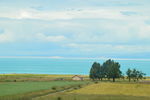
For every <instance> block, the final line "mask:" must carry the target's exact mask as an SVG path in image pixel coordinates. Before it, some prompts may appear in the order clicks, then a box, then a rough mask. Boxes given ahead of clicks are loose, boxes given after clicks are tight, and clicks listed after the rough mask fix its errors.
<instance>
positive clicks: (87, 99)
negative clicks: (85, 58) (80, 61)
mask: <svg viewBox="0 0 150 100" xmlns="http://www.w3.org/2000/svg"><path fill="white" fill-rule="evenodd" d="M149 94H150V84H141V83H111V82H102V83H101V82H99V83H96V84H90V85H88V86H85V87H83V88H81V89H77V90H73V91H68V92H65V93H59V94H54V95H47V96H42V97H41V98H37V99H34V100H150V95H149Z"/></svg>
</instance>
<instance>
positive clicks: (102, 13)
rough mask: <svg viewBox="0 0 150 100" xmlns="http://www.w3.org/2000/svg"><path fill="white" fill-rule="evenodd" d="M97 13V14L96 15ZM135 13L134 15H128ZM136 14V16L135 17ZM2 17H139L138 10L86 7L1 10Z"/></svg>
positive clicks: (62, 18)
mask: <svg viewBox="0 0 150 100" xmlns="http://www.w3.org/2000/svg"><path fill="white" fill-rule="evenodd" d="M95 15H96V16H95ZM127 15H133V16H127ZM135 15H136V17H134V16H135ZM0 17H4V18H11V19H40V20H70V19H114V20H119V19H124V20H126V19H131V18H132V19H139V18H141V17H143V18H144V16H138V15H137V12H136V10H133V11H127V10H124V9H117V10H116V9H108V8H107V9H106V8H84V9H73V10H59V11H40V10H36V9H31V8H30V9H21V10H18V11H15V12H1V13H0ZM145 18H146V19H148V18H147V17H145Z"/></svg>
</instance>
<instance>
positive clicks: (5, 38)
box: [0, 33, 14, 43]
mask: <svg viewBox="0 0 150 100" xmlns="http://www.w3.org/2000/svg"><path fill="white" fill-rule="evenodd" d="M13 41H14V37H13V35H12V34H10V33H2V34H0V43H6V42H13Z"/></svg>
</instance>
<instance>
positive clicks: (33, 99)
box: [32, 88, 74, 100]
mask: <svg viewBox="0 0 150 100" xmlns="http://www.w3.org/2000/svg"><path fill="white" fill-rule="evenodd" d="M71 90H74V88H69V89H65V90H60V91H56V92H53V93H49V94H47V95H43V96H39V97H35V98H32V100H36V99H39V98H42V97H45V96H50V95H53V94H57V93H62V92H67V91H71Z"/></svg>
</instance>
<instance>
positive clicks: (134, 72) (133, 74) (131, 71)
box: [126, 68, 146, 82]
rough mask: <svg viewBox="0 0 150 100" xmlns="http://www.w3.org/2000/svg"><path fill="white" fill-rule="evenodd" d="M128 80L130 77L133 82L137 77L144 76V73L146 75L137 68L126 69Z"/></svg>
mask: <svg viewBox="0 0 150 100" xmlns="http://www.w3.org/2000/svg"><path fill="white" fill-rule="evenodd" d="M126 74H127V76H128V78H129V81H130V80H131V78H132V79H133V80H134V82H135V81H136V80H137V81H138V80H139V79H142V78H143V77H144V75H146V74H145V73H143V72H142V71H139V70H137V69H135V68H134V69H128V70H127V72H126Z"/></svg>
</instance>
